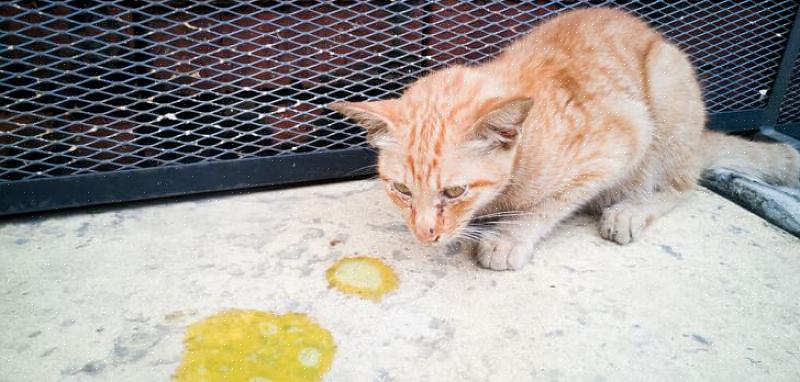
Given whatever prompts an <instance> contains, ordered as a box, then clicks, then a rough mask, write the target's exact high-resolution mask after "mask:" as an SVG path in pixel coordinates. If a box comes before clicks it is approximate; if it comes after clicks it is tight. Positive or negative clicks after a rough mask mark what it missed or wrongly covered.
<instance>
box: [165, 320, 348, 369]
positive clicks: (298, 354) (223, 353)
mask: <svg viewBox="0 0 800 382" xmlns="http://www.w3.org/2000/svg"><path fill="white" fill-rule="evenodd" d="M184 344H185V345H186V353H185V355H184V358H183V361H182V362H181V364H180V366H178V369H177V371H176V372H175V376H174V380H175V381H178V382H189V381H191V382H197V381H204V382H216V381H241V382H288V381H319V380H321V379H322V376H323V375H324V374H325V372H327V371H328V369H329V368H330V367H331V362H332V361H333V354H334V353H335V352H336V345H335V344H334V343H333V337H332V336H331V334H330V332H328V331H327V330H325V329H323V328H321V327H320V326H319V325H317V324H316V323H314V322H313V321H311V319H309V318H308V317H306V316H305V315H304V314H297V313H289V314H285V315H276V314H272V313H269V312H260V311H255V310H229V311H224V312H221V313H217V314H215V315H213V316H211V317H208V318H206V319H204V320H202V321H200V322H197V323H195V324H193V325H191V326H190V327H189V328H188V329H186V336H185V337H184Z"/></svg>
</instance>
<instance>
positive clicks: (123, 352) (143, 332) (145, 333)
mask: <svg viewBox="0 0 800 382" xmlns="http://www.w3.org/2000/svg"><path fill="white" fill-rule="evenodd" d="M166 331H167V330H166V328H163V327H160V326H159V327H153V328H148V327H143V328H142V327H137V328H134V332H133V333H132V334H130V335H128V336H120V337H117V338H116V339H114V350H113V351H112V356H113V357H114V363H115V364H120V363H132V362H136V361H138V360H140V359H142V358H144V357H145V356H146V355H147V353H149V352H150V349H152V348H153V347H155V346H156V344H158V343H159V342H160V341H161V339H162V338H163V337H164V335H165V334H166Z"/></svg>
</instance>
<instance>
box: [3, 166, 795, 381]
mask: <svg viewBox="0 0 800 382" xmlns="http://www.w3.org/2000/svg"><path fill="white" fill-rule="evenodd" d="M596 231H597V230H596V228H595V223H594V222H593V221H592V220H590V219H589V218H586V217H577V218H574V219H572V220H571V221H569V222H568V223H566V224H565V225H564V226H563V227H562V228H560V229H559V230H558V231H557V232H556V233H555V234H554V235H553V236H552V237H551V238H550V239H548V240H547V241H546V242H544V243H542V245H541V246H540V247H539V249H538V250H537V252H536V254H535V257H534V260H533V261H532V263H531V264H530V266H528V267H527V268H525V269H523V270H521V271H518V272H500V273H498V272H493V271H487V270H483V269H480V268H478V267H477V266H476V265H475V264H474V262H473V260H472V259H470V258H469V257H468V256H467V255H465V254H463V253H461V252H459V251H458V250H457V248H449V249H442V248H440V249H435V248H434V249H425V248H422V247H420V246H418V245H417V244H415V242H414V240H413V239H412V237H411V236H410V235H409V234H408V233H407V232H406V230H405V227H404V225H403V223H402V221H401V219H400V217H399V213H398V212H396V211H395V210H394V207H392V206H391V205H390V204H389V202H388V200H387V198H386V197H385V196H384V195H383V191H382V190H381V189H380V187H379V186H378V185H377V184H376V183H375V182H373V181H361V182H350V183H340V184H335V185H325V186H315V187H306V188H293V189H287V190H282V191H264V192H252V193H246V194H240V195H227V196H210V197H207V198H194V199H183V200H178V201H167V202H163V203H147V204H139V205H132V206H117V207H113V206H112V207H105V208H102V209H85V210H78V211H75V212H70V213H66V214H58V215H49V216H44V217H40V218H26V219H16V220H10V221H8V220H7V221H3V222H1V223H0V252H2V253H1V254H0V381H168V380H169V379H170V377H171V375H172V374H173V372H174V371H175V369H176V367H177V365H178V364H179V362H180V360H181V357H182V352H183V345H182V339H183V332H184V329H185V328H186V327H187V325H190V324H191V323H193V322H196V321H198V320H200V319H202V318H203V317H206V316H209V315H211V314H213V313H215V312H218V311H221V310H224V309H228V308H242V309H257V310H264V311H271V312H276V313H285V312H302V313H306V314H308V315H309V316H310V317H311V318H312V319H314V320H315V321H316V322H317V323H319V324H320V325H321V326H322V327H325V328H327V329H328V330H330V332H331V333H332V335H333V337H334V340H335V342H336V346H337V351H336V354H335V358H334V361H333V366H332V368H331V370H330V371H329V372H328V374H327V375H326V380H329V381H457V380H463V381H527V380H541V381H557V380H558V381H676V380H683V381H798V380H800V303H798V301H800V300H798V296H800V240H798V239H797V238H795V237H793V236H790V235H788V234H786V233H784V232H783V231H780V230H778V229H776V228H774V227H773V226H771V225H770V224H768V223H766V222H764V221H763V220H761V219H760V218H758V217H756V216H755V215H752V214H750V213H749V212H746V211H745V210H743V209H741V208H740V207H738V206H736V205H734V204H732V203H730V202H728V201H726V200H725V199H722V198H720V197H718V196H716V195H714V194H711V193H710V192H708V191H705V190H704V189H698V190H697V191H696V192H694V194H693V195H692V197H691V199H690V200H689V201H688V202H687V203H685V204H684V205H683V206H681V207H680V208H678V209H677V210H675V211H674V212H673V213H672V214H671V215H669V216H668V217H665V218H663V219H661V220H659V221H657V222H656V223H655V225H654V226H653V227H652V228H651V229H650V230H649V232H648V234H647V236H646V237H645V238H644V240H643V241H641V242H639V243H636V244H633V245H630V246H627V247H620V246H617V245H615V244H612V243H608V242H606V241H603V240H602V239H601V238H600V237H599V236H598V234H597V232H596ZM354 254H360V255H371V256H376V257H379V258H381V259H383V260H384V261H385V262H386V263H388V264H389V265H390V266H391V267H393V268H394V270H395V272H396V273H397V275H398V277H399V279H400V286H399V288H398V289H397V290H396V291H394V292H392V293H391V294H389V295H387V296H386V297H385V298H384V299H383V300H382V301H381V302H380V303H374V302H372V301H368V300H362V299H359V298H357V297H353V296H349V295H344V294H341V293H339V292H337V291H335V290H331V289H329V288H328V285H327V282H326V279H325V270H326V269H327V268H328V267H329V266H330V265H331V264H332V263H333V262H334V261H335V260H336V259H338V258H340V257H343V256H349V255H354Z"/></svg>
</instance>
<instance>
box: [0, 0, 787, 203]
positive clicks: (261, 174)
mask: <svg viewBox="0 0 800 382" xmlns="http://www.w3.org/2000/svg"><path fill="white" fill-rule="evenodd" d="M798 51H800V12H798V13H797V14H796V15H795V18H794V21H793V24H792V27H791V32H790V35H789V37H788V40H787V44H786V47H785V50H784V53H783V57H782V60H781V63H780V67H779V70H778V73H777V76H776V78H775V80H774V82H773V85H772V89H771V91H770V92H769V98H768V102H767V106H766V107H765V108H764V109H757V110H745V111H735V112H723V113H717V114H712V115H711V116H710V120H709V128H711V129H714V130H719V131H726V132H744V131H754V130H758V129H759V128H774V130H775V131H778V132H780V133H783V134H786V135H789V136H793V137H800V122H796V123H789V124H784V125H776V123H777V121H778V116H779V113H780V109H781V105H782V103H783V102H784V101H785V99H784V96H785V95H786V91H787V88H788V87H789V83H790V81H791V80H792V71H793V68H794V67H795V62H796V60H797V59H798ZM374 160H375V155H374V152H373V151H371V150H369V149H366V148H351V149H344V150H336V151H323V152H311V153H303V154H296V155H282V156H274V157H266V158H252V159H240V160H228V161H210V162H202V163H198V164H187V165H181V166H172V167H159V168H149V169H136V170H127V171H119V172H107V173H94V174H86V175H74V176H67V177H62V178H48V179H31V180H21V181H14V182H0V216H2V215H12V214H20V213H30V212H37V211H45V210H54V209H61V208H69V207H77V206H87V205H97V204H105V203H114V202H122V201H135V200H144V199H154V198H161V197H168V196H175V195H186V194H193V193H201V192H211V191H222V190H235V189H244V188H253V187H263V186H277V185H289V184H296V183H299V182H309V181H320V180H330V179H341V180H344V179H352V178H355V177H358V176H363V175H364V174H363V172H362V173H360V174H359V173H357V171H356V170H357V169H360V168H364V167H365V166H368V165H370V164H371V163H373V162H374Z"/></svg>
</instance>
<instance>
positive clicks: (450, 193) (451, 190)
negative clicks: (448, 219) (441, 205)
mask: <svg viewBox="0 0 800 382" xmlns="http://www.w3.org/2000/svg"><path fill="white" fill-rule="evenodd" d="M465 191H467V187H466V186H453V187H447V188H445V189H444V191H442V193H443V194H444V196H446V197H448V198H450V199H455V198H457V197H459V196H461V195H464V192H465Z"/></svg>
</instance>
